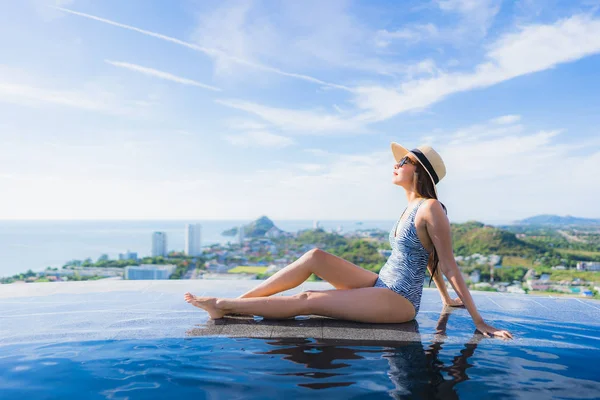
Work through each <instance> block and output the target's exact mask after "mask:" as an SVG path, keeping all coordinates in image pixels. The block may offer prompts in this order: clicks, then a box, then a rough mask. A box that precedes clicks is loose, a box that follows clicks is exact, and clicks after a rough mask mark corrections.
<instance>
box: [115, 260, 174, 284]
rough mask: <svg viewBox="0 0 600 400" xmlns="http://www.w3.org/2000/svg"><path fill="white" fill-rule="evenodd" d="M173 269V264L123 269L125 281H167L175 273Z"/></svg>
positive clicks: (146, 265) (144, 265) (145, 265)
mask: <svg viewBox="0 0 600 400" xmlns="http://www.w3.org/2000/svg"><path fill="white" fill-rule="evenodd" d="M175 267H176V266H175V265H173V264H166V265H153V264H142V265H140V266H129V267H125V279H131V280H141V279H169V277H170V276H171V274H172V273H173V271H175Z"/></svg>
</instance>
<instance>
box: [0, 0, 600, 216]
mask: <svg viewBox="0 0 600 400" xmlns="http://www.w3.org/2000/svg"><path fill="white" fill-rule="evenodd" d="M0 7H1V8H2V12H1V13H0V47H1V48H2V49H3V51H2V54H1V55H0V140H1V143H2V144H1V145H0V188H1V190H2V194H3V195H2V196H1V198H0V219H171V218H174V219H179V218H181V219H186V218H199V219H254V218H257V217H258V216H260V215H268V216H269V217H271V218H273V219H322V220H324V219H352V220H357V219H359V220H360V219H363V220H367V219H379V220H385V219H389V220H394V219H396V218H397V217H398V215H399V213H400V212H401V211H402V210H403V208H404V207H405V205H406V198H405V197H404V192H403V190H402V189H401V188H399V187H397V186H394V185H393V184H392V183H391V180H392V169H393V158H392V155H391V151H390V148H389V145H390V142H391V141H396V142H399V143H401V144H403V145H405V146H406V147H409V148H411V147H415V146H417V145H420V144H430V145H432V146H433V147H434V148H435V149H436V150H438V152H439V153H440V154H441V155H442V157H443V158H444V161H445V162H446V166H447V170H448V174H447V176H446V178H444V180H442V182H440V184H439V185H438V191H439V194H440V198H441V200H442V202H443V203H444V204H446V206H447V207H448V210H449V217H450V220H452V221H456V222H461V221H466V220H473V219H476V220H480V221H485V222H491V223H496V222H507V221H512V220H516V219H520V218H525V217H528V216H532V215H536V214H542V213H552V214H559V215H567V214H569V215H576V216H581V217H596V218H597V217H600V215H598V209H597V206H596V204H597V202H598V198H600V185H599V183H600V179H599V177H598V171H600V135H599V134H598V133H599V132H598V126H600V117H599V115H600V98H599V96H598V93H599V92H600V79H599V78H600V54H599V53H600V11H599V7H600V1H582V2H575V1H562V2H561V1H551V0H548V1H534V0H524V1H485V0H477V1H476V0H432V1H403V2H396V1H361V2H358V1H335V0H330V1H326V2H323V1H302V2H292V1H281V2H276V1H262V2H261V1H239V2H237V1H228V2H221V1H170V2H165V1H146V0H145V1H133V0H130V1H127V2H123V1H91V0H55V1H50V0H30V1H21V2H16V1H3V2H0Z"/></svg>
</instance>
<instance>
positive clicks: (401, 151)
mask: <svg viewBox="0 0 600 400" xmlns="http://www.w3.org/2000/svg"><path fill="white" fill-rule="evenodd" d="M392 153H393V154H394V158H395V159H396V162H400V160H401V159H402V157H404V156H405V155H406V154H408V153H410V154H412V155H413V156H415V158H416V159H417V161H419V163H421V165H422V166H423V168H425V171H427V173H428V174H429V177H430V178H431V181H432V182H433V189H434V190H435V195H436V197H437V188H436V185H437V184H438V182H439V181H441V180H442V178H443V177H444V176H446V166H445V165H444V161H443V160H442V157H440V155H439V154H438V153H437V151H435V150H434V149H432V148H431V146H419V147H417V148H415V149H412V150H408V149H406V148H405V147H402V146H400V145H399V144H398V143H395V142H392Z"/></svg>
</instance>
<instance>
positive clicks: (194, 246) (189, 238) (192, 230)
mask: <svg viewBox="0 0 600 400" xmlns="http://www.w3.org/2000/svg"><path fill="white" fill-rule="evenodd" d="M201 230H202V225H200V224H186V225H185V254H187V255H188V256H199V255H200V254H201V253H202V248H201V246H200V245H201V241H200V235H201Z"/></svg>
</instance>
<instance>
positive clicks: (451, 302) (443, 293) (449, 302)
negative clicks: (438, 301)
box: [427, 264, 463, 307]
mask: <svg viewBox="0 0 600 400" xmlns="http://www.w3.org/2000/svg"><path fill="white" fill-rule="evenodd" d="M427 270H428V271H429V275H433V281H434V282H435V286H436V287H437V288H438V290H439V292H440V297H441V298H442V303H444V305H445V306H452V307H457V306H462V305H463V304H462V300H461V299H460V298H456V299H452V298H451V297H450V295H449V294H448V289H447V288H446V282H444V277H443V276H442V273H441V272H440V267H439V266H438V267H437V268H436V269H435V275H434V274H432V273H431V266H430V265H429V264H427Z"/></svg>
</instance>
